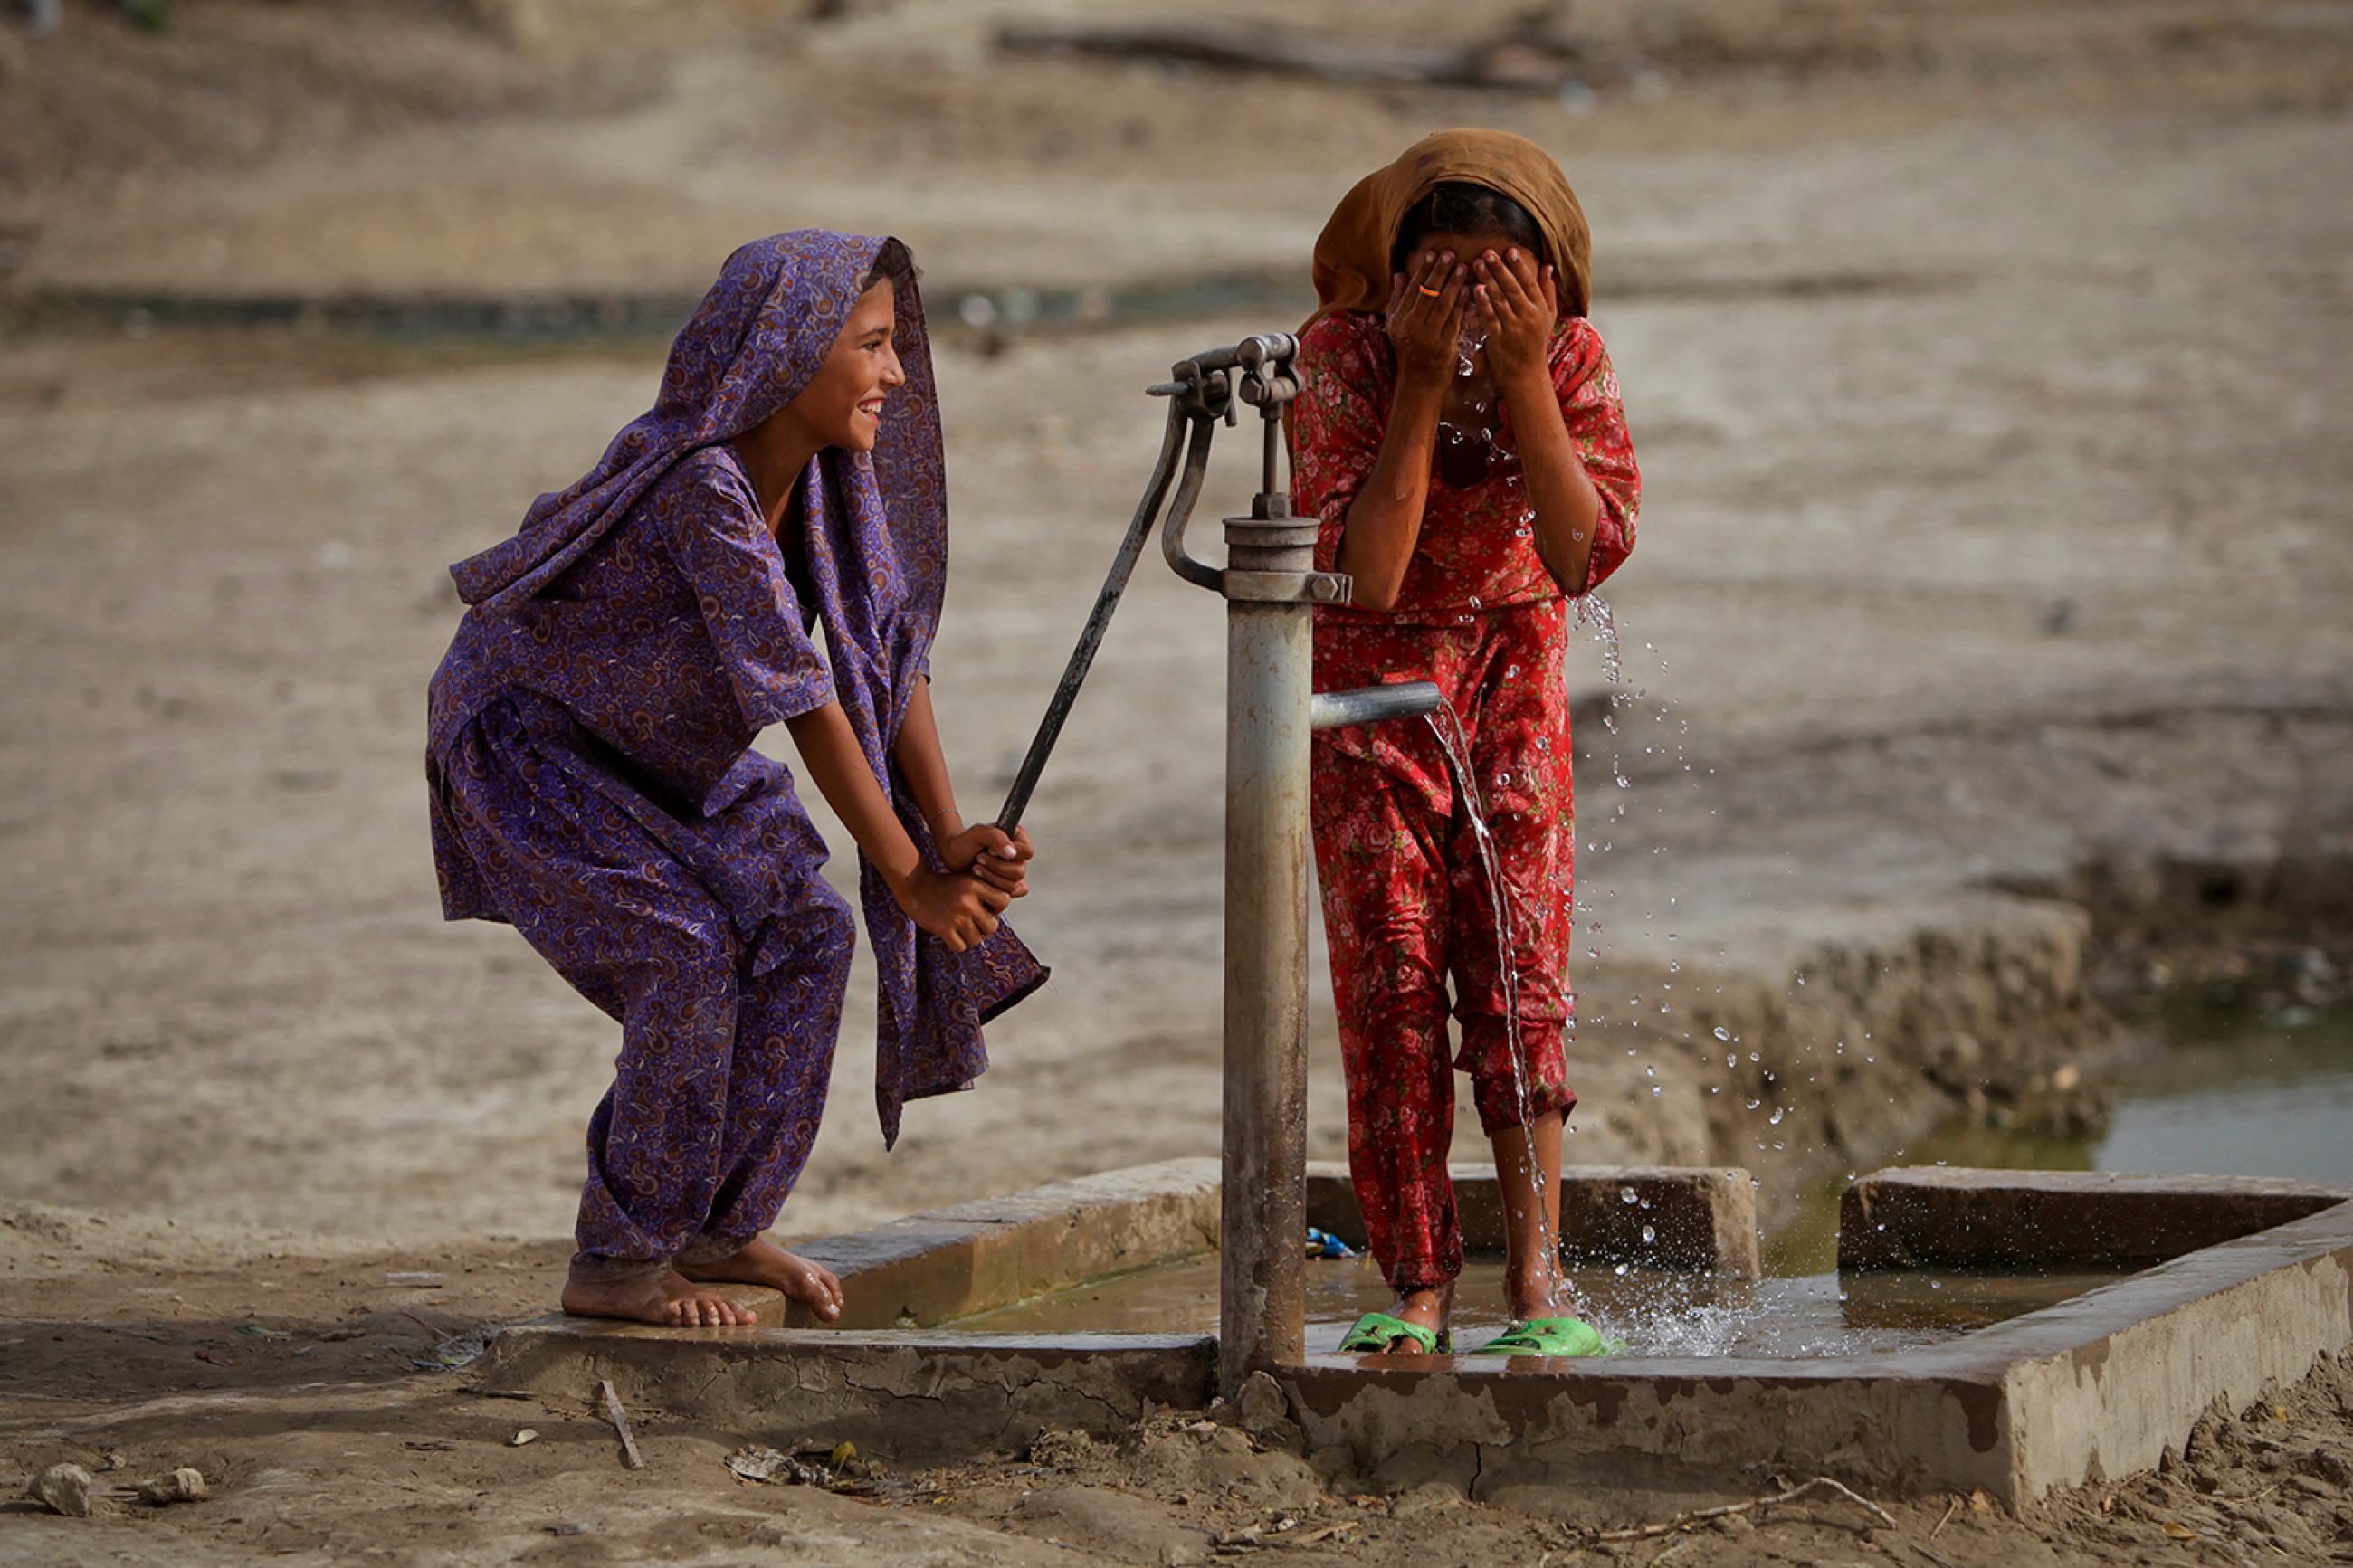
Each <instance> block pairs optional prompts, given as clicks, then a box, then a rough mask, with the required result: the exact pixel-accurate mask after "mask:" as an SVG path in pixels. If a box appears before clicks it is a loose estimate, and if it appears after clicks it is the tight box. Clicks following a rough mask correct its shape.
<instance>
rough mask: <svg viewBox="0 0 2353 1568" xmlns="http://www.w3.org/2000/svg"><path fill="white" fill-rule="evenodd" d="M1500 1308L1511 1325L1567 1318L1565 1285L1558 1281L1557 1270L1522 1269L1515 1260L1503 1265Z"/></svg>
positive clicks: (1542, 1266) (1538, 1266)
mask: <svg viewBox="0 0 2353 1568" xmlns="http://www.w3.org/2000/svg"><path fill="white" fill-rule="evenodd" d="M1504 1310H1506V1311H1508V1312H1510V1313H1511V1315H1512V1321H1514V1322H1525V1321H1527V1320H1528V1319H1530V1318H1559V1317H1566V1316H1567V1315H1568V1310H1569V1300H1568V1282H1567V1280H1566V1279H1562V1278H1561V1274H1560V1266H1559V1265H1558V1264H1554V1265H1552V1266H1551V1267H1550V1268H1546V1267H1545V1266H1544V1265H1542V1264H1538V1265H1537V1266H1536V1267H1535V1268H1522V1267H1521V1266H1520V1265H1519V1263H1518V1262H1517V1261H1516V1260H1514V1261H1513V1262H1510V1263H1507V1264H1506V1265H1504Z"/></svg>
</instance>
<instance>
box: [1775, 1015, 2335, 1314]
mask: <svg viewBox="0 0 2353 1568" xmlns="http://www.w3.org/2000/svg"><path fill="white" fill-rule="evenodd" d="M2124 1011H2125V1015H2126V1019H2127V1021H2128V1022H2130V1023H2131V1024H2132V1025H2133V1026H2135V1027H2137V1028H2138V1029H2140V1030H2142V1031H2144V1032H2145V1033H2147V1034H2150V1035H2153V1036H2155V1037H2158V1039H2161V1040H2164V1041H2165V1042H2167V1047H2166V1049H2165V1050H2164V1051H2163V1052H2162V1053H2161V1054H2159V1055H2157V1056H2154V1057H2151V1058H2148V1059H2147V1060H2146V1061H2143V1062H2138V1063H2136V1064H2134V1065H2132V1066H2129V1067H2126V1068H2123V1069H2121V1070H2120V1071H2118V1072H2116V1073H2115V1074H2113V1075H2111V1076H2110V1077H2109V1079H2108V1080H2107V1082H2108V1085H2109V1088H2110V1089H2111V1091H2112V1093H2113V1095H2114V1097H2115V1100H2114V1109H2113V1110H2112V1113H2111V1114H2110V1116H2109V1119H2108V1126H2107V1129H2106V1131H2104V1132H2101V1133H2099V1134H2097V1135H2096V1136H2091V1137H2084V1138H2067V1137H2061V1136H2057V1135H2054V1134H2052V1133H2050V1132H2048V1131H2043V1132H2021V1131H2004V1130H2002V1129H2000V1128H1995V1127H1987V1126H1980V1125H1977V1124H1974V1123H1971V1122H1968V1121H1956V1122H1951V1123H1948V1124H1947V1125H1946V1126H1944V1127H1942V1128H1940V1129H1938V1130H1937V1131H1935V1132H1932V1133H1930V1134H1929V1135H1928V1136H1927V1137H1926V1138H1924V1139H1922V1140H1921V1141H1920V1142H1917V1143H1915V1144H1913V1145H1912V1146H1911V1147H1909V1148H1907V1149H1905V1150H1904V1151H1903V1152H1901V1153H1900V1154H1897V1155H1891V1156H1890V1157H1889V1158H1887V1159H1884V1160H1881V1161H1877V1162H1874V1163H1876V1164H1883V1165H1899V1164H1900V1165H1961V1166H1978V1167H1981V1168H1985V1169H1989V1170H2000V1171H2030V1170H2031V1171H2130V1172H2137V1173H2189V1174H2194V1175H2201V1176H2278V1177H2284V1178H2288V1179H2291V1180H2296V1181H2307V1182H2330V1183H2345V1184H2353V1005H2343V1004H2337V1005H2328V1006H2324V1007H2317V1008H2316V1007H2288V1008H2282V1009H2277V1010H2273V1009H2261V1008H2255V1007H2252V1006H2248V1005H2242V1004H2236V1003H2233V1002H2231V1001H2228V1000H2218V999H2216V998H2215V997H2213V996H2212V995H2211V994H2204V993H2200V992H2177V993H2172V994H2167V995H2164V996H2160V997H2158V998H2155V999H2152V1000H2150V1001H2147V1002H2144V1003H2141V1004H2138V1005H2134V1006H2130V1007H2127V1008H2126V1009H2124ZM1844 1186H1845V1183H1844V1182H1843V1181H1838V1182H1831V1183H1828V1184H1824V1185H1823V1186H1821V1187H1820V1188H1818V1189H1816V1190H1815V1191H1814V1192H1813V1193H1811V1194H1809V1195H1808V1197H1807V1200H1806V1203H1805V1206H1804V1208H1803V1210H1802V1211H1801V1212H1800V1213H1799V1215H1798V1217H1797V1218H1796V1219H1794V1220H1792V1221H1791V1222H1790V1223H1789V1225H1788V1226H1786V1227H1785V1228H1783V1229H1782V1230H1781V1231H1779V1232H1778V1233H1777V1234H1776V1235H1774V1236H1773V1237H1769V1238H1768V1239H1767V1242H1766V1246H1765V1268H1766V1271H1767V1273H1769V1274H1806V1273H1811V1272H1814V1271H1817V1270H1820V1269H1822V1268H1829V1267H1831V1264H1832V1263H1833V1262H1834V1261H1835V1260H1836V1258H1837V1256H1838V1202H1839V1194H1840V1193H1841V1190H1842V1189H1843V1188H1844Z"/></svg>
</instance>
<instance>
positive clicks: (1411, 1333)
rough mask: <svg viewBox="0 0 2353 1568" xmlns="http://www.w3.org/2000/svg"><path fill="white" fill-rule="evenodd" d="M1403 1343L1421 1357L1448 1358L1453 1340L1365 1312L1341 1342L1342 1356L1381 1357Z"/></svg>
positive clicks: (1444, 1334)
mask: <svg viewBox="0 0 2353 1568" xmlns="http://www.w3.org/2000/svg"><path fill="white" fill-rule="evenodd" d="M1399 1340H1404V1341H1406V1342H1408V1343H1409V1344H1411V1345H1412V1346H1413V1347H1414V1349H1416V1350H1418V1351H1419V1352H1421V1353H1422V1354H1424V1355H1451V1353H1453V1349H1454V1337H1453V1335H1451V1333H1448V1332H1446V1331H1444V1330H1440V1329H1425V1328H1423V1327H1422V1326H1421V1325H1420V1324H1419V1323H1409V1322H1407V1321H1405V1320H1404V1319H1403V1318H1392V1317H1390V1316H1389V1315H1388V1313H1387V1312H1366V1314H1365V1315H1364V1316H1363V1317H1361V1318H1358V1319H1357V1320H1356V1327H1355V1328H1353V1329H1350V1330H1349V1331H1348V1337H1347V1338H1345V1339H1344V1340H1342V1341H1341V1342H1340V1352H1341V1353H1342V1354H1343V1355H1383V1354H1386V1353H1388V1352H1389V1351H1390V1350H1392V1349H1393V1348H1394V1347H1395V1346H1396V1344H1397V1342H1398V1341H1399Z"/></svg>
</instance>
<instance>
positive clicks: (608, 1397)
mask: <svg viewBox="0 0 2353 1568" xmlns="http://www.w3.org/2000/svg"><path fill="white" fill-rule="evenodd" d="M596 1394H597V1399H598V1402H599V1403H600V1404H602V1405H604V1407H605V1419H606V1420H607V1421H610V1422H611V1423H612V1424H613V1430H614V1431H616V1432H617V1433H619V1434H620V1435H621V1463H622V1464H624V1465H626V1466H628V1468H630V1469H633V1470H642V1469H644V1468H646V1460H645V1456H644V1455H642V1454H640V1453H638V1440H637V1439H636V1438H635V1437H633V1436H630V1435H629V1416H628V1412H627V1411H625V1410H623V1409H622V1408H621V1396H620V1395H619V1394H616V1393H614V1392H613V1380H612V1379H611V1378H608V1377H607V1378H599V1379H597V1380H596Z"/></svg>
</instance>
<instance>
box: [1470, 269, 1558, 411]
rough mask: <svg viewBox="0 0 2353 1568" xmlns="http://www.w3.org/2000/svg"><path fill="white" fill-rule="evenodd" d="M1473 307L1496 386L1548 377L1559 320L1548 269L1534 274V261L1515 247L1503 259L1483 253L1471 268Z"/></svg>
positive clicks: (1551, 274)
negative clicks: (1484, 336)
mask: <svg viewBox="0 0 2353 1568" xmlns="http://www.w3.org/2000/svg"><path fill="white" fill-rule="evenodd" d="M1471 272H1472V278H1473V279H1474V280H1475V281H1474V282H1473V284H1472V290H1471V305H1472V309H1473V310H1476V311H1477V312H1478V314H1479V319H1480V321H1482V323H1484V325H1485V327H1486V330H1487V363H1489V364H1490V365H1492V366H1493V367H1494V371H1495V379H1496V381H1497V382H1498V383H1500V384H1504V385H1505V386H1509V385H1510V384H1512V383H1514V382H1515V381H1517V380H1519V379H1520V378H1522V377H1524V376H1530V375H1535V376H1546V377H1547V379H1548V378H1549V371H1548V367H1547V362H1546V354H1547V353H1548V352H1549V350H1550V349H1551V346H1552V330H1553V325H1554V323H1555V322H1556V321H1559V320H1560V289H1559V286H1558V285H1557V284H1556V282H1555V281H1554V279H1553V270H1552V268H1549V267H1546V268H1543V269H1542V270H1541V271H1539V270H1538V268H1537V267H1536V263H1535V258H1534V257H1532V256H1530V255H1529V254H1528V253H1527V252H1526V251H1525V250H1522V249H1520V248H1518V247H1516V246H1515V247H1512V248H1510V249H1508V250H1505V251H1504V253H1503V254H1502V255H1500V256H1499V255H1497V254H1496V253H1495V252H1494V251H1492V250H1490V251H1487V252H1485V253H1483V254H1482V255H1481V256H1480V257H1479V258H1478V259H1476V260H1475V261H1473V262H1472V264H1471Z"/></svg>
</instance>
